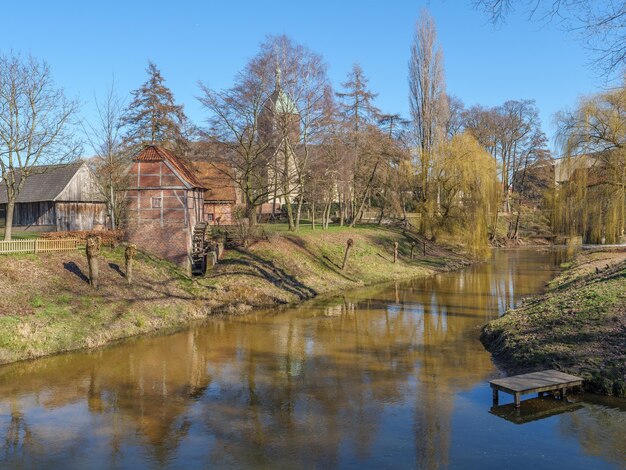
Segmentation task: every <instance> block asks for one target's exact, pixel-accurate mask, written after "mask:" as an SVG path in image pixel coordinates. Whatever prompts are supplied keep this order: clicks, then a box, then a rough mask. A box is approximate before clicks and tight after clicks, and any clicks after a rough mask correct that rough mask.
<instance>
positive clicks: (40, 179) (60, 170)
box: [0, 162, 85, 204]
mask: <svg viewBox="0 0 626 470" xmlns="http://www.w3.org/2000/svg"><path fill="white" fill-rule="evenodd" d="M84 164H85V163H84V162H76V163H70V164H67V165H40V166H34V167H32V169H31V171H32V173H31V174H30V175H29V176H28V177H27V178H26V181H25V182H24V187H23V188H22V190H21V191H20V193H19V194H18V196H17V201H16V202H18V203H28V202H44V201H54V200H55V199H56V198H57V196H59V194H61V193H62V192H63V190H64V189H65V187H66V186H67V185H68V184H69V182H70V181H71V180H72V178H73V177H74V176H75V175H76V173H77V172H78V170H79V169H80V168H81V167H82V166H83V165H84ZM16 177H17V179H18V180H19V178H20V173H19V172H17V174H16ZM6 203H7V191H6V184H4V182H2V183H0V204H6Z"/></svg>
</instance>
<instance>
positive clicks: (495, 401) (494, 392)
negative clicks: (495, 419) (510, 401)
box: [491, 387, 498, 406]
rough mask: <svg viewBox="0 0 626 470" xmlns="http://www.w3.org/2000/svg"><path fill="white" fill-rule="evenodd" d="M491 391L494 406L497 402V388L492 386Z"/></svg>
mask: <svg viewBox="0 0 626 470" xmlns="http://www.w3.org/2000/svg"><path fill="white" fill-rule="evenodd" d="M491 393H492V395H493V404H494V406H495V405H497V404H498V389H497V388H495V387H493V388H492V389H491Z"/></svg>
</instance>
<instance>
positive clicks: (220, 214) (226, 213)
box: [204, 201, 234, 225]
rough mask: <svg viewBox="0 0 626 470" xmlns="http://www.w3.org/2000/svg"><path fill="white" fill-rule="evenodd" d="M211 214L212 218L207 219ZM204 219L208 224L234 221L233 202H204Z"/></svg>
mask: <svg viewBox="0 0 626 470" xmlns="http://www.w3.org/2000/svg"><path fill="white" fill-rule="evenodd" d="M209 215H212V220H209V219H210V217H209ZM204 220H206V221H207V222H208V224H209V225H218V224H219V225H231V224H233V223H234V218H233V204H230V203H212V202H206V201H205V203H204Z"/></svg>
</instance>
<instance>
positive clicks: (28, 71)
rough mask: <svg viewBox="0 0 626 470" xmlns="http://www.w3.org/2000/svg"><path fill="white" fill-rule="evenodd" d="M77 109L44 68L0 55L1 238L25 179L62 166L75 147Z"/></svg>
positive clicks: (6, 236)
mask: <svg viewBox="0 0 626 470" xmlns="http://www.w3.org/2000/svg"><path fill="white" fill-rule="evenodd" d="M77 110H78V104H77V103H76V102H75V101H72V100H69V99H67V98H66V97H65V94H64V93H63V90H62V89H61V88H58V87H57V86H56V84H55V83H54V80H53V79H52V74H51V72H50V67H49V66H48V64H46V63H45V62H40V61H38V60H36V59H34V58H33V57H28V58H23V57H20V56H12V55H4V54H0V182H1V183H2V186H4V188H1V189H2V190H3V191H6V199H7V204H6V213H5V218H6V224H5V225H6V226H5V230H4V239H5V240H11V237H12V228H13V213H14V210H15V203H16V201H17V198H18V196H19V194H20V192H21V191H22V189H23V188H24V184H25V183H26V181H27V179H28V178H29V177H30V176H31V175H33V174H37V173H41V172H42V171H45V167H44V166H43V165H46V164H51V163H63V162H67V161H68V160H70V159H72V158H74V157H75V156H76V155H77V154H78V150H79V148H80V146H79V145H78V144H77V143H76V141H75V139H74V138H73V137H72V134H71V133H70V127H71V125H72V119H73V118H74V116H75V115H76V112H77Z"/></svg>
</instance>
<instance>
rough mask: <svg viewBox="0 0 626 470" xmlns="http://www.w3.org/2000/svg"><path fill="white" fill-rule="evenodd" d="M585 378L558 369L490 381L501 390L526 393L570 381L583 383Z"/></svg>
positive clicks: (566, 383) (566, 384) (564, 384)
mask: <svg viewBox="0 0 626 470" xmlns="http://www.w3.org/2000/svg"><path fill="white" fill-rule="evenodd" d="M582 381H583V379H581V378H580V377H576V376H575V375H570V374H566V373H564V372H559V371H557V370H544V371H541V372H532V373H530V374H522V375H516V376H513V377H506V378H503V379H494V380H491V381H490V382H489V383H490V384H491V385H492V386H496V387H497V388H498V389H500V390H504V391H510V392H522V393H525V392H527V391H529V390H534V391H541V390H539V389H543V388H545V387H555V386H556V388H560V387H559V386H569V385H568V384H570V383H581V384H582Z"/></svg>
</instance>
